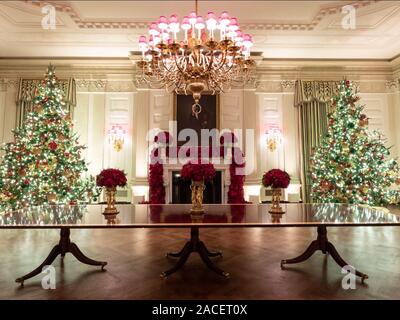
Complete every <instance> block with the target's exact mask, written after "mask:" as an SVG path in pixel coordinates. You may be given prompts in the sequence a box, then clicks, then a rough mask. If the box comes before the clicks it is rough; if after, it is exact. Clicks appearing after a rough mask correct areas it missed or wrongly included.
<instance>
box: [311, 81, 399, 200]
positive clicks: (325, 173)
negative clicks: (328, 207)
mask: <svg viewBox="0 0 400 320" xmlns="http://www.w3.org/2000/svg"><path fill="white" fill-rule="evenodd" d="M358 100H359V97H358V96H357V95H356V92H355V89H354V88H353V86H352V84H351V83H350V81H341V83H340V86H339V94H338V95H337V96H336V97H334V98H333V99H332V111H331V113H330V114H329V124H328V133H327V135H326V136H325V137H324V138H323V140H322V142H321V144H320V146H319V147H318V148H317V149H316V150H315V151H314V154H313V156H312V157H311V180H312V187H311V189H312V193H311V197H312V200H313V201H314V202H324V203H357V204H359V203H362V204H368V205H381V204H386V203H393V202H397V201H398V191H397V190H395V189H394V188H392V187H393V186H394V184H395V183H397V184H399V182H400V181H399V165H398V163H397V161H396V160H394V159H389V158H388V156H389V155H390V151H389V148H387V147H386V146H385V139H384V137H383V135H382V134H381V133H379V132H377V131H373V132H370V131H369V130H368V118H367V116H366V115H365V114H364V113H363V109H364V106H362V105H360V104H358V103H357V104H356V102H357V101H358Z"/></svg>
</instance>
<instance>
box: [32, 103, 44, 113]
mask: <svg viewBox="0 0 400 320" xmlns="http://www.w3.org/2000/svg"><path fill="white" fill-rule="evenodd" d="M33 110H35V112H37V113H41V112H42V111H43V106H42V105H40V104H37V105H35V106H34V108H33Z"/></svg>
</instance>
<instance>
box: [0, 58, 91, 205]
mask: <svg viewBox="0 0 400 320" xmlns="http://www.w3.org/2000/svg"><path fill="white" fill-rule="evenodd" d="M63 99H64V96H63V92H62V90H61V89H60V88H59V86H58V80H57V78H56V75H55V73H54V67H53V66H51V65H50V66H49V68H48V70H47V73H46V77H45V79H44V80H43V81H42V82H41V84H40V85H39V86H38V88H37V89H36V94H35V98H34V101H33V105H34V108H33V110H32V111H31V112H29V113H28V114H27V115H26V119H25V121H24V122H23V124H22V125H21V127H19V128H17V129H16V130H14V132H13V133H14V141H13V142H10V143H7V144H5V145H4V146H3V147H2V148H1V149H2V150H3V151H4V153H5V154H4V156H3V159H1V160H0V162H1V163H0V209H5V208H13V209H15V208H21V207H24V206H33V205H40V204H45V203H55V202H56V203H77V202H79V201H89V200H90V198H91V197H92V196H95V194H94V193H96V189H95V182H94V179H93V178H92V177H89V178H82V173H84V172H85V171H87V165H86V163H85V161H84V160H83V159H82V157H81V156H82V154H81V152H82V150H83V149H84V148H85V147H84V146H82V145H79V144H78V138H77V135H76V134H75V133H74V132H73V124H72V122H71V118H70V115H69V114H68V112H67V111H66V110H65V102H64V100H63ZM0 211H1V210H0Z"/></svg>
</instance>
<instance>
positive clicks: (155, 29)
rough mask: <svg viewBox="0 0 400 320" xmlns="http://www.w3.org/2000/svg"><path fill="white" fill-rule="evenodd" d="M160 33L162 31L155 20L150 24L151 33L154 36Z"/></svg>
mask: <svg viewBox="0 0 400 320" xmlns="http://www.w3.org/2000/svg"><path fill="white" fill-rule="evenodd" d="M159 33H160V31H158V26H157V24H156V23H155V22H153V23H152V24H151V25H150V28H149V34H150V35H152V36H157V35H158V34H159Z"/></svg>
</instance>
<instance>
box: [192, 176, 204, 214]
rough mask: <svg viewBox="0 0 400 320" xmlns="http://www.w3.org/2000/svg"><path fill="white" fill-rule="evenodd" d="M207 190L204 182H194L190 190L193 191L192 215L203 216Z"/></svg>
mask: <svg viewBox="0 0 400 320" xmlns="http://www.w3.org/2000/svg"><path fill="white" fill-rule="evenodd" d="M205 188H206V186H205V184H204V181H192V184H191V185H190V190H192V208H191V209H190V213H191V214H203V213H204V209H203V191H204V189H205Z"/></svg>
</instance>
